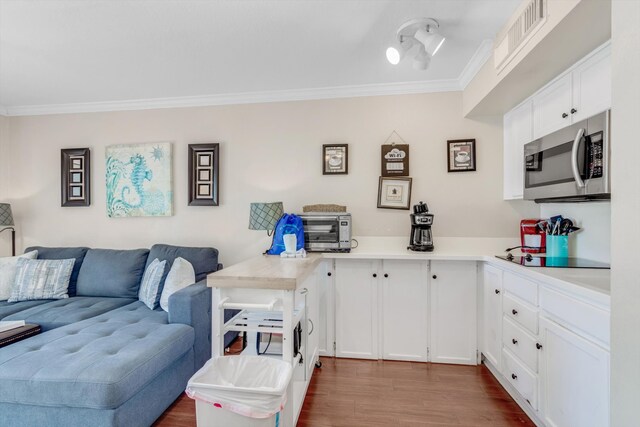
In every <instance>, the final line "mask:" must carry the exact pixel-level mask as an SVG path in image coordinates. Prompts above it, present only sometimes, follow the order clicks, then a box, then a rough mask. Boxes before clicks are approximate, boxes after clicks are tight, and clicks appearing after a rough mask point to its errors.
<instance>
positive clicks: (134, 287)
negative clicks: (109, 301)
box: [76, 249, 149, 298]
mask: <svg viewBox="0 0 640 427" xmlns="http://www.w3.org/2000/svg"><path fill="white" fill-rule="evenodd" d="M148 255H149V250H148V249H130V250H118V249H89V250H88V251H87V255H85V257H84V261H83V263H82V267H81V268H80V274H79V275H78V286H77V292H76V295H78V296H86V297H120V298H138V289H139V287H140V281H141V280H142V275H143V274H144V270H145V265H146V262H147V256H148Z"/></svg>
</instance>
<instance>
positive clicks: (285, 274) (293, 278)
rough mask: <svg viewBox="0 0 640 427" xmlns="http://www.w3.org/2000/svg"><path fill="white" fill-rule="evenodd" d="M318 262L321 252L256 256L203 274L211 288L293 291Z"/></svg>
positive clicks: (320, 259)
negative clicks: (288, 255) (301, 254)
mask: <svg viewBox="0 0 640 427" xmlns="http://www.w3.org/2000/svg"><path fill="white" fill-rule="evenodd" d="M320 261H322V256H321V254H309V255H308V256H307V257H306V258H280V257H279V256H272V255H259V256H256V257H253V258H249V259H248V260H246V261H242V262H239V263H238V264H234V265H232V266H231V267H228V268H224V269H222V270H219V271H216V272H215V273H211V274H209V275H208V276H207V286H209V287H214V288H249V289H275V290H295V289H296V288H297V287H298V285H299V284H301V283H302V282H303V281H304V279H306V278H307V277H308V276H309V274H311V272H313V270H314V269H315V268H316V266H317V265H318V264H319V263H320Z"/></svg>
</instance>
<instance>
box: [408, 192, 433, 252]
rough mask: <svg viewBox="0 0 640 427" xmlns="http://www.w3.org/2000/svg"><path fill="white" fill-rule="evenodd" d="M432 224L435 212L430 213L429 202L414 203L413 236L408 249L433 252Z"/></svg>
mask: <svg viewBox="0 0 640 427" xmlns="http://www.w3.org/2000/svg"><path fill="white" fill-rule="evenodd" d="M432 224H433V214H430V213H429V207H428V206H427V204H426V203H424V202H420V203H418V204H417V205H414V206H413V213H412V214H411V238H410V240H409V246H408V247H407V249H411V250H412V251H422V252H425V251H426V252H431V251H432V250H433V236H432V235H431V225H432Z"/></svg>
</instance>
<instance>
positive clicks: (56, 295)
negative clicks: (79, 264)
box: [9, 258, 75, 302]
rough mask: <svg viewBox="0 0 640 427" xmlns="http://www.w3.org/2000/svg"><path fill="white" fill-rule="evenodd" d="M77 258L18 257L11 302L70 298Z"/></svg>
mask: <svg viewBox="0 0 640 427" xmlns="http://www.w3.org/2000/svg"><path fill="white" fill-rule="evenodd" d="M74 263H75V259H60V260H57V259H56V260H53V259H27V258H20V259H18V264H17V267H18V268H17V271H16V278H15V282H14V283H13V288H12V289H11V297H10V298H9V302H17V301H28V300H39V299H63V298H69V295H68V294H67V289H68V287H69V279H70V278H71V271H73V264H74Z"/></svg>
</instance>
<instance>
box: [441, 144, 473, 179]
mask: <svg viewBox="0 0 640 427" xmlns="http://www.w3.org/2000/svg"><path fill="white" fill-rule="evenodd" d="M447 170H448V171H449V172H472V171H475V170H476V140H475V139H454V140H451V141H447Z"/></svg>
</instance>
